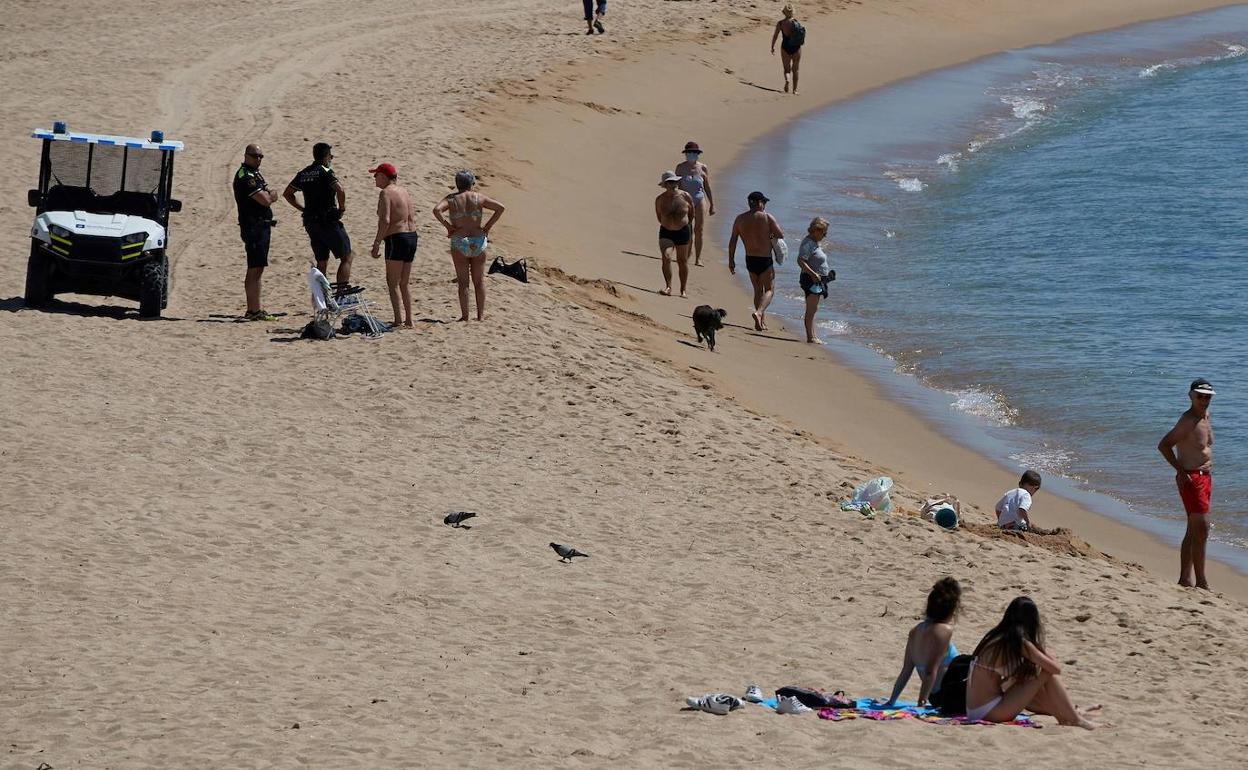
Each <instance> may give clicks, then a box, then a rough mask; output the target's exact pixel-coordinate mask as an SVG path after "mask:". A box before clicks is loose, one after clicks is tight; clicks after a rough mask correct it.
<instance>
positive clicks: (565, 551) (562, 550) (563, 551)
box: [550, 543, 589, 564]
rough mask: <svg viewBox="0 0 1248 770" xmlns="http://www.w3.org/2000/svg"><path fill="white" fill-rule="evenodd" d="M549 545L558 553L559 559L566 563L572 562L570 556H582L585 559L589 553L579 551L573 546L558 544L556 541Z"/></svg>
mask: <svg viewBox="0 0 1248 770" xmlns="http://www.w3.org/2000/svg"><path fill="white" fill-rule="evenodd" d="M550 547H551V548H553V549H555V553H557V554H559V561H561V562H565V563H568V564H571V563H572V557H574V556H584V557H585V558H586V559H588V558H589V554H587V553H581V552H580V551H578V550H576V549H575V548H573V547H572V546H569V545H559V544H558V543H551V544H550Z"/></svg>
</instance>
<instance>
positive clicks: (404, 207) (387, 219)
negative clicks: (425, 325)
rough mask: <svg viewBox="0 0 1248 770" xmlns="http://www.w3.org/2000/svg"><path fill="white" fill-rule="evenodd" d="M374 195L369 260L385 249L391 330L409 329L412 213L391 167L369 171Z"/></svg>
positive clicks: (413, 241)
mask: <svg viewBox="0 0 1248 770" xmlns="http://www.w3.org/2000/svg"><path fill="white" fill-rule="evenodd" d="M368 171H369V173H370V174H372V175H373V183H374V184H376V185H377V187H378V189H380V190H381V192H380V193H378V194H377V237H376V238H374V239H373V249H372V252H371V254H372V257H373V259H376V258H377V257H378V256H380V253H379V252H380V251H381V245H382V244H383V243H384V244H385V245H386V288H387V289H388V290H389V291H390V305H391V307H393V308H394V326H395V328H398V327H400V326H402V327H404V328H407V329H410V328H412V294H411V291H410V290H409V289H408V282H409V281H410V280H411V277H412V261H413V260H415V259H416V242H417V238H418V236H417V234H416V216H415V214H416V210H415V208H414V207H413V206H412V198H411V196H410V195H408V193H407V188H406V187H402V186H401V185H399V183H398V179H399V172H398V170H397V169H395V167H394V164H393V163H378V164H377V167H376V168H370V169H369V170H368Z"/></svg>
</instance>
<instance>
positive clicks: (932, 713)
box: [819, 698, 1042, 727]
mask: <svg viewBox="0 0 1248 770" xmlns="http://www.w3.org/2000/svg"><path fill="white" fill-rule="evenodd" d="M819 718H820V719H827V720H828V721H830V722H843V721H845V720H847V719H871V720H874V721H876V722H889V721H892V720H896V719H917V720H919V721H920V722H927V723H928V724H933V725H1014V726H1015V727H1041V726H1042V725H1040V724H1039V723H1038V722H1034V721H1032V720H1031V719H1030V718H1029V717H1028V716H1026V715H1025V714H1020V715H1019V716H1018V718H1017V719H1015V720H1014V721H1012V722H985V721H983V720H980V719H967V718H966V717H964V716H963V717H946V716H941V714H940V712H939V711H937V710H936V709H934V708H928V707H926V706H925V707H923V708H920V707H918V706H916V705H915V704H913V703H905V702H902V701H898V702H897V703H896V704H894V707H893V708H891V709H880V708H876V707H875V706H874V705H873V704H872V702H871V699H870V698H859V699H858V707H857V708H852V709H820V710H819Z"/></svg>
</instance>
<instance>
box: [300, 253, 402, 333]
mask: <svg viewBox="0 0 1248 770" xmlns="http://www.w3.org/2000/svg"><path fill="white" fill-rule="evenodd" d="M307 279H308V292H309V293H310V295H311V298H312V312H313V314H314V315H315V316H316V320H318V321H327V322H328V323H329V324H330V326H332V327H334V328H337V327H338V326H339V325H340V324H342V322H343V320H344V319H347V318H349V317H351V316H358V317H359V318H360V319H361V324H362V327H363V328H364V329H367V330H368V332H367V336H369V337H379V336H381V335H382V334H384V333H385V332H388V331H390V327H389V326H387V325H386V324H384V323H382V322H381V321H379V320H378V319H377V317H376V316H374V315H373V314H372V313H371V312H370V309H371V308H372V306H373V303H372V302H371V301H370V300H367V299H365V298H364V297H363V293H364V287H363V286H352V285H350V284H345V283H330V282H329V279H328V278H326V277H325V274H324V273H322V272H321V271H320V270H317V269H316V266H315V265H312V266H310V267H308V275H307ZM352 325H353V324H352V323H351V322H347V323H346V324H345V326H346V327H348V328H350V326H352Z"/></svg>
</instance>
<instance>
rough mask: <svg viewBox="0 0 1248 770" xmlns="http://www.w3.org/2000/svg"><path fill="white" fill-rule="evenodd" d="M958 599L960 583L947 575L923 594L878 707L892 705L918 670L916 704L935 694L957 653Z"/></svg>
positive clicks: (931, 697)
mask: <svg viewBox="0 0 1248 770" xmlns="http://www.w3.org/2000/svg"><path fill="white" fill-rule="evenodd" d="M961 601H962V586H961V585H959V584H958V581H956V580H954V579H953V578H951V577H947V578H941V579H940V580H937V581H936V584H935V585H933V586H932V590H931V591H930V592H929V593H928V594H927V609H926V611H925V612H924V613H923V620H921V621H919V623H918V625H916V626H915V627H914V628H912V629H910V634H909V636H907V637H906V651H905V655H904V656H903V657H902V659H901V673H900V674H898V675H897V681H896V682H895V683H894V684H893V694H892V695H890V696H888V700H886V701H876V704H875V705H876V706H877V707H878V708H893V707H894V706H895V705H896V703H897V698H898V697H900V696H901V691H902V690H904V689H906V685H907V684H909V683H910V675H911V674H912V673H914V672H916V671H917V672H918V674H919V700H918V704H919V705H920V706H923V705H926V704H927V703H928V701H929V700H932V699H933V697H936V696H939V694H940V693H939V691H940V678H941V677H942V676H944V674H945V668H946V667H948V665H949V662H950V661H951V660H953V659H954V658H956V657H957V656H958V648H957V647H954V646H953V626H952V625H951V624H952V623H953V619H954V617H955V616H956V615H957V614H958V605H959V604H960V603H961Z"/></svg>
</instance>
